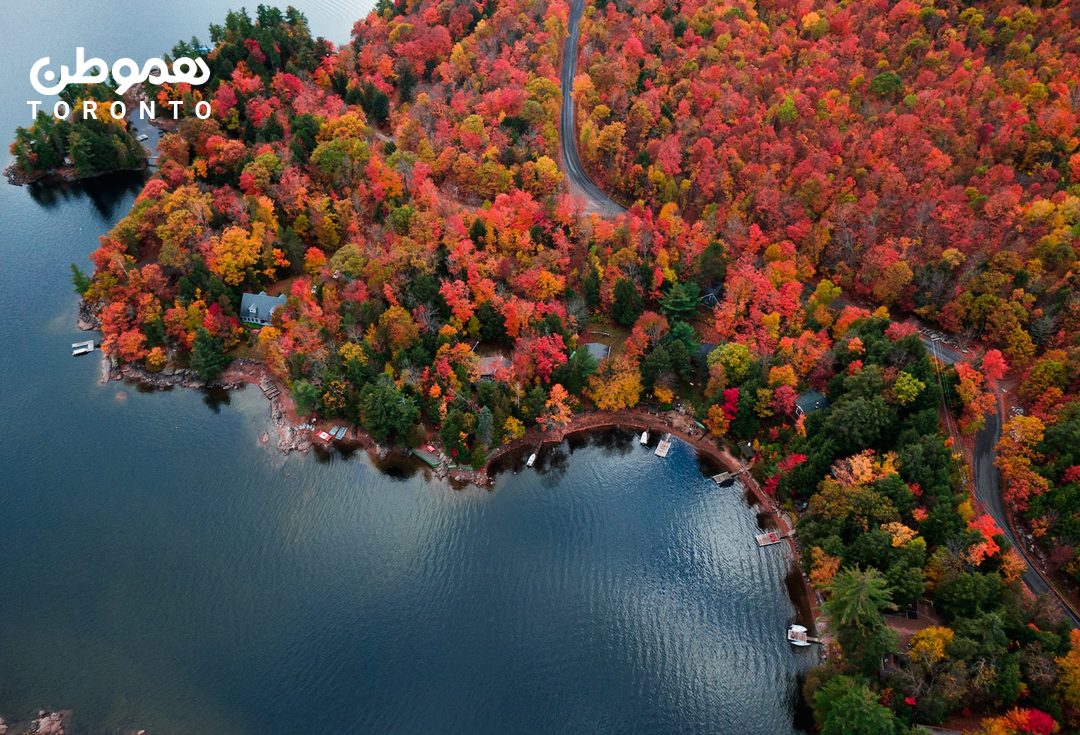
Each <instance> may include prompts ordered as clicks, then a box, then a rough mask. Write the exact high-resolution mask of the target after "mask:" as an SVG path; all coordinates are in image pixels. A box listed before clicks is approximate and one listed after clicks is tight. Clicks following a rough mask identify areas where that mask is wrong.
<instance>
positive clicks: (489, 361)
mask: <svg viewBox="0 0 1080 735" xmlns="http://www.w3.org/2000/svg"><path fill="white" fill-rule="evenodd" d="M512 366H513V363H512V362H510V360H508V359H507V358H505V357H503V356H502V355H494V356H492V357H481V358H480V380H495V376H496V375H498V373H499V371H500V370H509V369H510V368H511V367H512Z"/></svg>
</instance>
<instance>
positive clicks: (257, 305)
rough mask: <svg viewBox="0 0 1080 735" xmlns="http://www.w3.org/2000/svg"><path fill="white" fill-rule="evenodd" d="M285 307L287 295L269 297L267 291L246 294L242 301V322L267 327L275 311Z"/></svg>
mask: <svg viewBox="0 0 1080 735" xmlns="http://www.w3.org/2000/svg"><path fill="white" fill-rule="evenodd" d="M284 305H285V294H281V295H280V296H267V295H266V291H261V292H259V293H257V294H255V293H246V294H244V295H243V297H242V298H241V299H240V320H241V321H244V322H247V323H248V324H256V325H258V326H260V327H265V326H266V325H267V324H269V323H270V317H271V316H273V314H274V309H276V308H278V307H279V306H284Z"/></svg>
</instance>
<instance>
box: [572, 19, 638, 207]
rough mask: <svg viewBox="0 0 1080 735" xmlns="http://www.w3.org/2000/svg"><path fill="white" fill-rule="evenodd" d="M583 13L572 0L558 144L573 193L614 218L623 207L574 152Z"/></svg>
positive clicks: (575, 146)
mask: <svg viewBox="0 0 1080 735" xmlns="http://www.w3.org/2000/svg"><path fill="white" fill-rule="evenodd" d="M584 10H585V0H573V3H572V4H571V5H570V21H569V24H568V26H567V38H566V43H565V44H564V45H563V59H562V72H561V73H560V75H559V82H560V84H561V85H562V111H561V112H560V114H559V144H560V146H561V147H562V159H563V170H564V171H565V172H566V179H567V183H568V184H569V185H570V191H571V193H572V194H575V195H577V196H580V197H582V198H584V199H585V201H586V202H587V203H588V207H587V211H589V212H595V213H596V214H599V215H602V216H605V217H617V216H618V215H620V214H622V213H623V212H625V211H626V208H625V207H623V206H621V205H620V204H618V203H617V202H615V201H613V200H612V199H611V197H609V196H608V195H607V194H605V193H604V192H603V191H601V190H600V187H598V186H597V185H596V184H594V183H593V180H592V179H590V178H589V175H588V174H587V173H585V169H584V168H583V167H582V165H581V159H580V158H579V157H578V150H577V131H576V130H575V128H574V94H573V93H574V76H575V75H576V74H577V51H578V22H579V21H580V20H581V14H582V13H583V12H584Z"/></svg>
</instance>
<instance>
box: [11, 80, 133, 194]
mask: <svg viewBox="0 0 1080 735" xmlns="http://www.w3.org/2000/svg"><path fill="white" fill-rule="evenodd" d="M60 98H61V100H63V101H64V102H65V103H67V105H68V108H67V109H68V110H69V111H71V110H75V111H81V110H83V109H84V107H83V105H84V103H85V102H91V103H93V104H94V106H96V109H97V110H98V112H97V115H96V116H90V115H85V116H84V115H83V114H82V113H81V112H77V113H73V114H70V115H69V116H68V117H67V118H63V119H58V118H55V117H53V116H52V114H51V113H48V112H45V111H38V114H37V117H36V118H35V119H34V122H33V123H32V124H31V125H30V127H29V128H22V127H20V128H16V129H15V141H14V142H13V143H12V144H11V148H10V150H11V155H13V156H14V157H15V160H14V161H13V162H12V163H11V164H10V165H9V166H8V168H7V170H6V171H5V173H6V175H7V177H8V180H9V181H10V182H12V183H19V184H27V183H32V182H34V181H38V180H39V179H43V178H46V177H49V176H58V177H59V178H63V179H67V180H73V179H88V178H92V177H94V176H100V175H102V174H106V173H112V172H115V171H138V170H142V169H144V168H146V161H147V154H146V149H145V148H143V146H142V144H141V143H140V142H139V141H138V140H137V139H136V137H135V132H134V130H133V129H132V127H131V125H130V123H129V122H128V121H127V120H126V119H116V118H114V117H113V116H112V115H110V114H109V113H108V112H106V110H108V108H109V104H110V103H111V102H112V101H113V100H115V99H116V97H115V95H113V93H112V90H111V89H109V88H108V87H107V86H106V85H104V84H87V85H72V86H71V87H69V88H67V89H65V90H64V91H63V92H62V93H61V95H60ZM118 114H119V113H118Z"/></svg>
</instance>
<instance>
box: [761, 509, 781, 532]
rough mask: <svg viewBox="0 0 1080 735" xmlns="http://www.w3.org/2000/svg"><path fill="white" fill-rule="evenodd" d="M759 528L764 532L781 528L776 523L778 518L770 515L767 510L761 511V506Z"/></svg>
mask: <svg viewBox="0 0 1080 735" xmlns="http://www.w3.org/2000/svg"><path fill="white" fill-rule="evenodd" d="M755 510H757V526H758V528H760V529H761V530H762V531H775V530H776V529H777V528H779V527H780V524H778V523H777V522H776V516H774V515H773V514H772V513H769V512H768V511H766V510H761V506H760V505H759V506H757V508H756V509H755Z"/></svg>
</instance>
